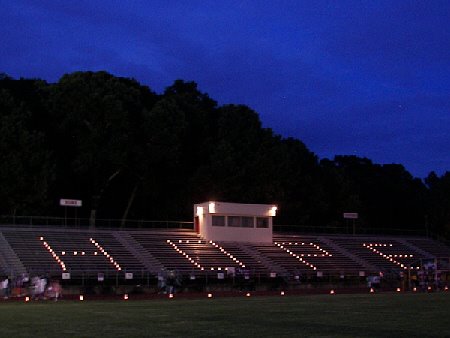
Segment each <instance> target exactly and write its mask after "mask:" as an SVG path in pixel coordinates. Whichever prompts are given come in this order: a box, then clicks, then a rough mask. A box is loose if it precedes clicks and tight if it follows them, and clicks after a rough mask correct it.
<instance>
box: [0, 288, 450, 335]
mask: <svg viewBox="0 0 450 338" xmlns="http://www.w3.org/2000/svg"><path fill="white" fill-rule="evenodd" d="M0 313H1V315H0V337H15V338H18V337H450V293H430V294H397V293H384V294H381V293H380V294H364V295H362V294H356V295H339V294H335V295H314V296H311V295H309V296H288V295H286V296H271V297H244V296H242V297H227V298H215V297H213V298H206V295H205V298H201V299H178V298H177V296H176V295H175V298H173V299H158V300H139V301H138V300H136V301H133V300H132V296H131V295H130V299H129V300H127V301H125V300H114V301H89V300H85V301H83V302H81V301H68V300H66V301H64V300H63V301H59V302H56V303H55V302H51V301H34V302H27V303H26V302H19V301H17V302H14V301H7V302H0Z"/></svg>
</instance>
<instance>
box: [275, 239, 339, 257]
mask: <svg viewBox="0 0 450 338" xmlns="http://www.w3.org/2000/svg"><path fill="white" fill-rule="evenodd" d="M275 244H276V245H278V246H279V245H280V243H278V242H275ZM281 245H283V246H285V245H308V244H307V243H304V242H302V243H298V242H289V243H285V242H283V243H281ZM309 245H310V246H312V247H314V248H315V249H317V250H319V251H320V252H322V254H301V255H300V256H302V257H325V256H329V257H332V256H333V255H332V254H330V253H329V252H328V251H327V250H325V249H322V248H321V247H320V246H319V245H317V244H314V243H312V242H310V243H309Z"/></svg>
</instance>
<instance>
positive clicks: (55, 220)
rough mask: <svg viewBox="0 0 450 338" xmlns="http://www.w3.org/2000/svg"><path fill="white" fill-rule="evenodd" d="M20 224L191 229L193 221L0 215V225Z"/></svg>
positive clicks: (29, 225) (68, 226) (31, 226)
mask: <svg viewBox="0 0 450 338" xmlns="http://www.w3.org/2000/svg"><path fill="white" fill-rule="evenodd" d="M11 225H20V226H21V227H30V228H33V227H42V226H46V227H67V228H86V227H95V228H115V229H117V228H142V229H148V228H163V229H193V228H194V223H193V222H185V221H169V220H166V221H146V220H132V219H126V220H122V219H95V222H93V221H92V219H90V218H68V217H49V216H0V226H11Z"/></svg>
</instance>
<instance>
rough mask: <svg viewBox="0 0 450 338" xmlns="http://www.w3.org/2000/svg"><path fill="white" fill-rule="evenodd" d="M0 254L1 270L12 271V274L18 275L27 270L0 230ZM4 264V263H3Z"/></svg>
mask: <svg viewBox="0 0 450 338" xmlns="http://www.w3.org/2000/svg"><path fill="white" fill-rule="evenodd" d="M0 256H1V258H2V261H3V262H1V263H2V266H4V268H3V270H4V271H5V272H8V273H12V274H13V275H14V276H19V275H21V274H23V273H26V272H27V269H25V266H24V265H23V264H22V262H21V260H20V259H19V257H17V255H16V253H15V252H14V250H13V249H12V248H11V246H10V245H9V243H8V241H7V240H6V238H5V237H4V236H3V234H2V233H1V232H0ZM3 264H4V265H3Z"/></svg>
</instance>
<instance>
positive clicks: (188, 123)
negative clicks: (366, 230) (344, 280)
mask: <svg viewBox="0 0 450 338" xmlns="http://www.w3.org/2000/svg"><path fill="white" fill-rule="evenodd" d="M0 114H1V115H0V154H1V162H0V214H3V215H31V214H33V215H60V214H61V212H62V210H61V208H60V207H59V206H58V201H59V199H60V198H74V199H81V200H83V208H82V209H81V210H80V214H79V215H80V216H82V217H90V218H92V219H95V218H99V217H100V218H118V219H126V218H128V219H130V218H131V219H172V220H173V219H175V220H179V219H187V220H189V219H190V218H191V217H192V206H193V204H194V203H196V202H201V201H206V200H223V201H235V202H243V203H246V202H247V203H277V204H278V205H279V216H278V217H277V223H278V224H293V225H309V226H330V227H331V226H339V225H342V224H343V219H342V213H343V212H358V213H359V215H360V220H359V223H360V225H361V226H365V227H374V228H375V227H384V228H388V227H395V228H404V229H425V227H427V228H428V229H429V230H431V231H434V232H440V233H445V232H448V231H449V230H450V172H447V173H446V174H444V175H443V176H441V177H439V176H437V175H436V174H435V173H430V175H429V176H428V177H427V178H426V179H425V180H421V179H418V178H414V177H412V175H411V174H410V173H409V172H408V171H406V170H405V168H404V167H403V166H402V165H399V164H389V165H379V164H374V163H372V161H370V160H369V159H366V158H359V157H356V156H336V157H335V158H334V159H333V160H329V159H322V160H319V159H318V157H317V156H316V155H314V154H313V153H312V152H311V151H309V150H308V149H307V148H306V146H305V145H304V144H303V143H302V142H301V141H299V140H296V139H293V138H283V137H281V136H279V135H276V134H274V133H273V132H272V130H271V129H267V128H262V126H261V122H260V120H259V116H258V114H257V113H256V112H255V111H253V110H251V109H250V108H248V107H246V106H243V105H223V106H219V105H218V104H217V102H216V101H214V100H213V99H211V98H210V97H209V96H208V95H207V94H206V93H202V92H200V91H199V90H198V88H197V85H196V84H195V83H194V82H185V81H181V80H177V81H175V82H174V84H173V85H171V86H170V87H168V88H167V89H166V90H165V91H164V93H162V94H157V93H155V92H153V91H152V90H151V89H150V88H148V87H146V86H143V85H141V84H139V83H138V82H137V81H135V80H133V79H128V78H120V77H115V76H113V75H111V74H108V73H106V72H76V73H72V74H68V75H64V76H63V77H62V78H61V79H60V80H59V81H58V82H57V83H47V82H45V81H42V80H39V79H19V80H15V79H12V78H10V77H8V76H6V75H2V76H0Z"/></svg>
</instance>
